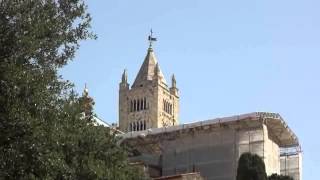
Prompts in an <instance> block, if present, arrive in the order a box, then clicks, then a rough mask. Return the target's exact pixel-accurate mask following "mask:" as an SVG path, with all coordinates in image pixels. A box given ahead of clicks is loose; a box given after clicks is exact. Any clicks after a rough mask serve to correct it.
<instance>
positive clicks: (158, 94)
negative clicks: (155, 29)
mask: <svg viewBox="0 0 320 180" xmlns="http://www.w3.org/2000/svg"><path fill="white" fill-rule="evenodd" d="M148 40H149V43H150V44H149V48H148V50H147V54H146V56H145V59H144V61H143V64H142V66H141V68H140V70H139V72H138V74H137V76H136V79H135V81H134V83H133V85H132V86H131V88H130V87H129V84H128V80H127V79H128V78H127V71H126V70H125V71H124V72H123V74H122V80H121V82H120V89H119V126H120V130H122V131H124V132H130V131H143V130H146V129H149V128H159V127H166V126H174V125H177V124H178V123H179V90H178V88H177V85H176V79H175V76H174V75H173V76H172V82H171V87H168V85H167V83H166V80H165V78H164V75H163V73H162V71H161V69H160V66H159V64H158V61H157V59H156V56H155V54H154V51H153V48H152V43H153V42H154V41H156V38H154V37H153V36H152V31H151V34H150V35H149V37H148Z"/></svg>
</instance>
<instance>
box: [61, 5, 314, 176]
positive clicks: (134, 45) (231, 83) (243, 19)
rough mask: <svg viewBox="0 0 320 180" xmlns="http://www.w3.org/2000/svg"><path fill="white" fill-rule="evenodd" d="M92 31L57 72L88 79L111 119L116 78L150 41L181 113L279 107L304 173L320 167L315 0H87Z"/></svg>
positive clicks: (133, 69)
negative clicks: (175, 87)
mask: <svg viewBox="0 0 320 180" xmlns="http://www.w3.org/2000/svg"><path fill="white" fill-rule="evenodd" d="M88 5H89V12H90V13H91V14H92V17H93V23H92V26H93V27H92V28H93V31H94V32H95V33H96V34H97V35H98V40H96V41H93V40H92V41H86V42H83V43H82V45H81V48H80V49H79V51H78V53H77V55H76V58H75V60H74V61H73V62H72V63H70V64H69V65H68V66H66V67H65V68H64V70H63V71H62V74H63V76H64V78H65V79H69V80H71V81H73V82H74V83H75V85H76V89H77V91H78V92H79V93H81V92H82V89H83V87H84V84H85V83H87V84H88V86H89V91H90V94H91V96H92V97H94V99H95V102H96V107H95V108H96V113H97V114H98V115H99V116H100V117H101V118H102V119H104V120H105V121H107V122H109V123H111V122H117V120H118V83H119V81H120V77H121V73H122V71H123V69H124V68H127V69H128V74H129V81H130V83H131V84H132V82H133V80H134V78H135V75H136V74H137V72H138V70H139V67H140V65H141V63H142V61H143V58H144V56H145V54H146V50H147V47H148V44H147V41H146V38H147V35H148V33H149V30H150V28H151V27H152V28H153V30H154V32H155V35H156V36H157V38H158V42H156V44H155V46H154V50H155V53H156V55H157V58H158V61H159V63H160V67H161V69H162V71H163V72H164V74H165V76H166V79H167V81H170V76H171V74H172V73H175V75H176V78H177V84H178V87H179V89H180V94H181V101H180V105H181V112H180V115H181V119H180V120H181V122H182V123H187V122H192V121H197V120H206V119H211V118H215V117H223V116H231V115H237V114H241V113H249V112H254V111H270V112H278V113H280V114H281V115H282V117H283V118H284V119H285V120H286V121H287V123H288V124H289V126H290V127H291V128H292V129H293V131H294V132H295V133H296V134H297V136H298V137H299V139H300V142H301V144H302V148H303V151H304V153H303V155H304V157H303V158H304V159H303V173H304V175H303V176H304V180H314V179H317V177H319V171H320V168H319V167H320V155H319V150H320V140H319V138H318V137H319V131H320V128H319V127H320V118H319V110H320V109H319V108H320V95H319V93H320V79H319V78H320V9H319V8H320V1H319V0H299V1H298V0H281V1H279V0H265V1H253V0H251V1H250V0H242V1H239V0H225V1H214V0H206V1H204V0H203V1H200V0H199V1H195V0H175V1H173V0H161V1H159V0H158V1H154V0H136V1H132V0H126V1H124V0H116V1H100V0H99V1H98V0H95V1H91V0H90V1H88Z"/></svg>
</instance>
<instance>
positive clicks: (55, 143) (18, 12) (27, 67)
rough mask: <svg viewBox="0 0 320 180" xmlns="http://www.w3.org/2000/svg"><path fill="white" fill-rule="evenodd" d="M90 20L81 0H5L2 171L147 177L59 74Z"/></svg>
mask: <svg viewBox="0 0 320 180" xmlns="http://www.w3.org/2000/svg"><path fill="white" fill-rule="evenodd" d="M90 21H91V17H90V15H89V14H88V12H87V7H86V5H85V3H84V2H83V1H82V0H41V1H40V0H27V1H13V0H1V1H0V132H1V133H0V179H120V180H121V179H141V173H140V172H139V171H137V170H136V169H134V168H132V167H131V166H129V164H128V161H127V154H126V152H125V151H124V149H123V148H121V147H119V146H118V145H117V142H118V140H117V138H116V137H115V135H114V134H113V133H112V132H110V131H109V129H107V128H104V127H101V126H94V124H93V122H92V121H85V120H83V115H82V112H83V104H82V100H81V99H79V97H78V96H77V95H76V94H75V93H73V91H72V87H73V85H72V84H71V83H70V82H69V81H65V80H63V79H62V77H61V76H59V74H58V70H59V69H61V68H62V67H63V66H65V65H66V64H67V63H68V62H69V61H70V60H72V59H73V57H74V56H75V52H76V50H77V49H78V47H79V42H80V41H81V40H86V39H94V38H95V35H94V34H93V33H91V31H90ZM91 110H92V109H91ZM91 115H92V113H89V116H88V117H90V116H91ZM89 119H92V118H89Z"/></svg>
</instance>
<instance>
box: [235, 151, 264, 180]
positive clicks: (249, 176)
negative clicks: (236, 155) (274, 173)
mask: <svg viewBox="0 0 320 180" xmlns="http://www.w3.org/2000/svg"><path fill="white" fill-rule="evenodd" d="M237 180H267V174H266V169H265V165H264V162H263V160H262V159H261V158H260V157H259V156H258V155H256V154H251V153H244V154H242V155H241V156H240V159H239V162H238V170H237Z"/></svg>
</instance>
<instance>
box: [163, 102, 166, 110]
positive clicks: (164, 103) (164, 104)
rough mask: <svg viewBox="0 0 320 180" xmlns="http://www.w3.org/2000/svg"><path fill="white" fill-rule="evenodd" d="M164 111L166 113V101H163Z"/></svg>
mask: <svg viewBox="0 0 320 180" xmlns="http://www.w3.org/2000/svg"><path fill="white" fill-rule="evenodd" d="M163 110H164V111H166V101H165V100H163Z"/></svg>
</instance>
